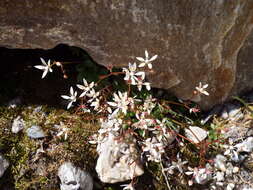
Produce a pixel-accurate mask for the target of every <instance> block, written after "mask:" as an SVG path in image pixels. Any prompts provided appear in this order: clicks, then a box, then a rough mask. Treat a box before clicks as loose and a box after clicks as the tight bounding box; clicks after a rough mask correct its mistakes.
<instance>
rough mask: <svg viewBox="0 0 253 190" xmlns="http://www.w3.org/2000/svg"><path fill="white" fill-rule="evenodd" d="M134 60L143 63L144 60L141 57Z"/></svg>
mask: <svg viewBox="0 0 253 190" xmlns="http://www.w3.org/2000/svg"><path fill="white" fill-rule="evenodd" d="M136 59H137V60H138V61H140V62H145V59H143V58H142V57H136Z"/></svg>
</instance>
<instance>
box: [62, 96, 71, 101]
mask: <svg viewBox="0 0 253 190" xmlns="http://www.w3.org/2000/svg"><path fill="white" fill-rule="evenodd" d="M61 97H62V98H63V99H66V100H69V99H70V97H69V96H66V95H62V96H61Z"/></svg>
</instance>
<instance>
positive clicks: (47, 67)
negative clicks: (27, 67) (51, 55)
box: [34, 58, 53, 79]
mask: <svg viewBox="0 0 253 190" xmlns="http://www.w3.org/2000/svg"><path fill="white" fill-rule="evenodd" d="M40 60H41V62H42V64H43V65H35V66H34V67H35V68H36V69H40V70H43V74H42V77H41V78H42V79H43V78H44V77H45V76H46V75H47V73H48V71H49V72H53V70H52V68H51V66H52V65H51V64H50V59H49V60H48V62H47V63H46V62H45V60H44V59H43V58H40Z"/></svg>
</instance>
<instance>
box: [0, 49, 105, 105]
mask: <svg viewBox="0 0 253 190" xmlns="http://www.w3.org/2000/svg"><path fill="white" fill-rule="evenodd" d="M40 58H43V59H45V60H46V61H47V60H48V59H50V60H52V61H60V62H71V63H72V64H67V65H65V66H64V68H65V70H66V74H67V76H68V78H67V79H64V78H63V74H62V72H61V69H59V68H57V67H54V71H53V73H48V74H47V76H46V77H45V78H44V79H41V76H42V71H41V70H38V69H36V68H34V66H35V65H41V61H40ZM0 60H1V69H0V105H6V104H7V102H9V101H10V100H12V99H14V98H17V97H18V98H20V99H22V104H41V105H42V104H46V105H49V106H56V107H58V106H59V105H61V101H62V100H61V98H60V95H61V94H66V93H68V92H69V87H70V86H71V85H75V84H76V83H77V80H78V78H79V79H80V78H81V77H83V76H82V75H84V73H82V72H85V71H87V73H88V74H89V76H91V77H90V78H92V77H93V75H97V74H98V73H99V70H101V69H102V70H105V68H104V67H103V66H100V65H98V64H97V63H95V62H94V61H93V60H92V58H91V57H90V56H89V55H88V53H87V52H86V51H85V50H83V49H81V48H78V47H74V46H68V45H65V44H59V45H57V46H56V47H55V48H53V49H49V50H43V49H8V48H5V47H0Z"/></svg>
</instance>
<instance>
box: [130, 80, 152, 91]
mask: <svg viewBox="0 0 253 190" xmlns="http://www.w3.org/2000/svg"><path fill="white" fill-rule="evenodd" d="M133 85H137V88H138V90H139V91H141V89H142V86H145V87H146V89H147V90H148V91H149V90H151V86H150V83H149V82H143V80H141V79H138V80H137V81H136V83H133Z"/></svg>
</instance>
